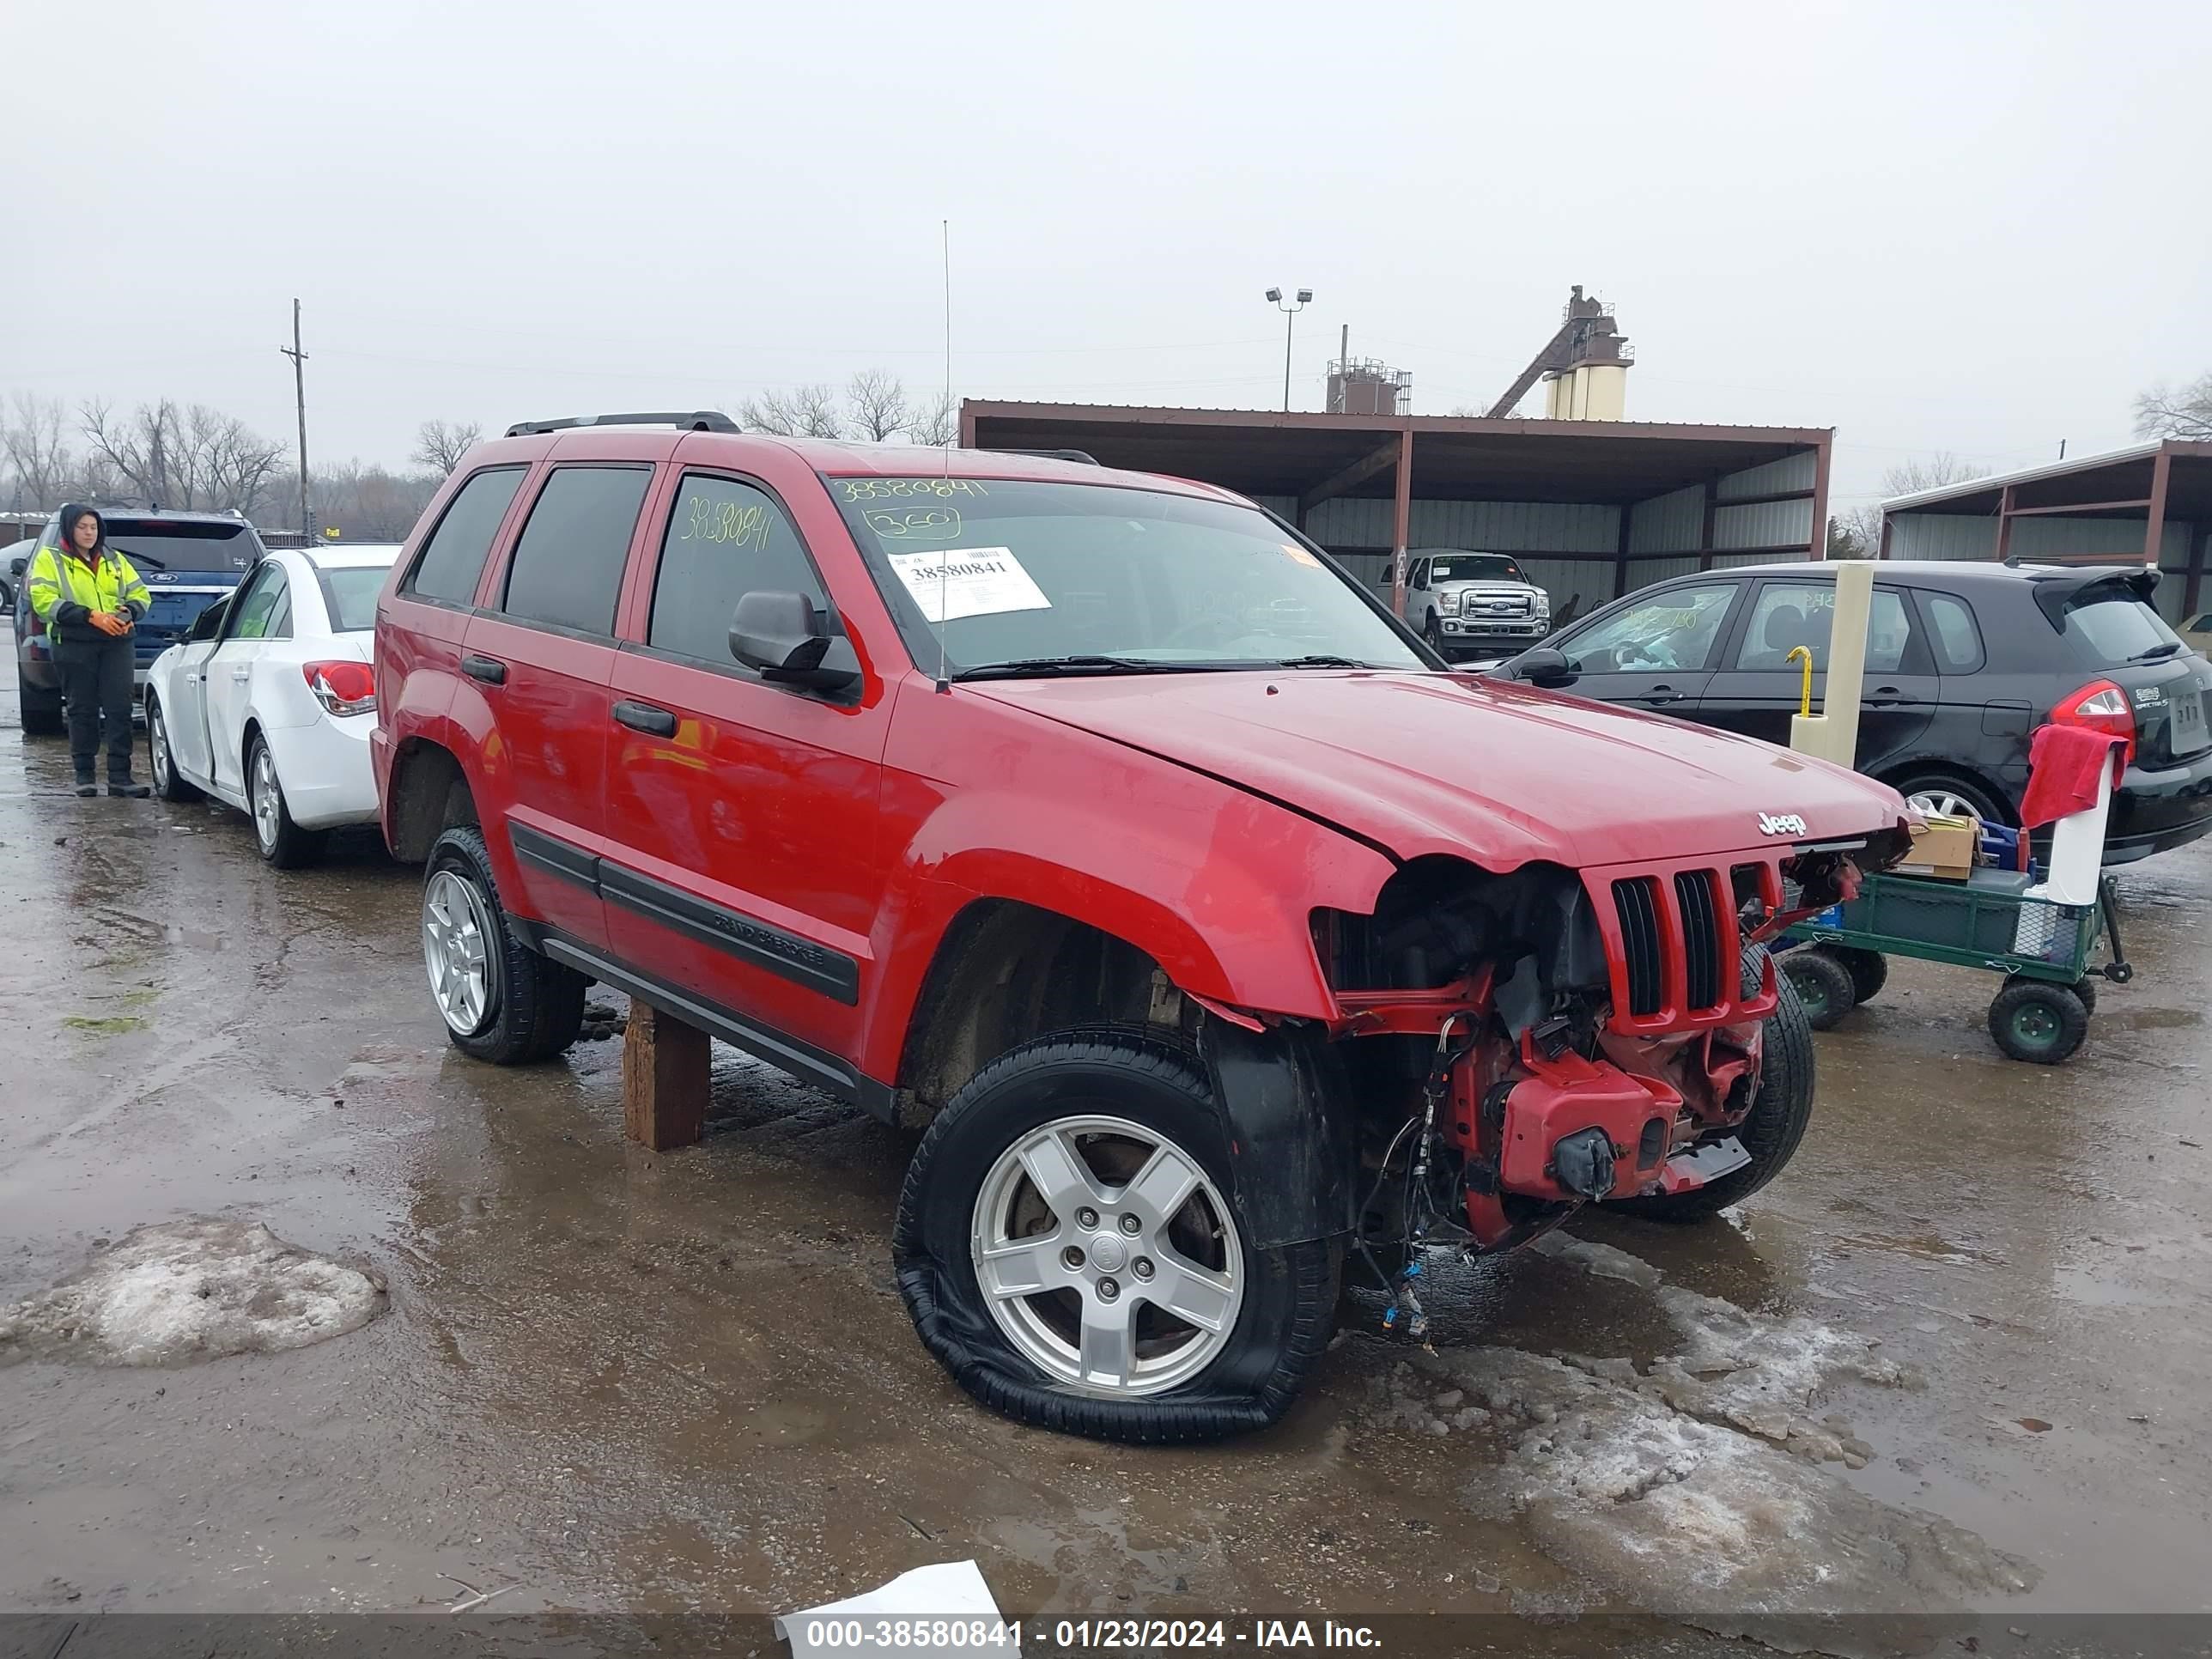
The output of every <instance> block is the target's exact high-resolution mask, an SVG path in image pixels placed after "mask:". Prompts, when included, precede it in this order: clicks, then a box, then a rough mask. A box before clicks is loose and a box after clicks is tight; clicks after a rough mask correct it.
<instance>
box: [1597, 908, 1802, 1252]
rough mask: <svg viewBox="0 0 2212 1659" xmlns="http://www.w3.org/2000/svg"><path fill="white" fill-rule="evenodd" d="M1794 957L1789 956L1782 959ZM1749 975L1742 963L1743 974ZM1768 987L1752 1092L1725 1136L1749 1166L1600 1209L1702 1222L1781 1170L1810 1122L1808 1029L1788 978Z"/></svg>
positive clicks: (1784, 976) (1797, 953) (1792, 953)
mask: <svg viewBox="0 0 2212 1659" xmlns="http://www.w3.org/2000/svg"><path fill="white" fill-rule="evenodd" d="M1802 954H1804V953H1803V952H1802V951H1790V956H1789V957H1783V958H1782V961H1784V962H1787V961H1788V960H1789V959H1790V957H1796V956H1801V955H1802ZM1751 971H1752V967H1751V963H1750V962H1749V961H1748V960H1747V962H1746V964H1745V972H1746V975H1749V974H1750V973H1751ZM1775 981H1776V990H1777V992H1778V997H1779V1000H1778V1002H1777V1003H1776V1005H1775V1009H1774V1012H1772V1013H1771V1014H1769V1015H1768V1016H1767V1017H1766V1024H1765V1041H1764V1043H1763V1045H1762V1050H1761V1055H1760V1066H1759V1093H1758V1094H1757V1095H1756V1096H1754V1097H1753V1099H1752V1103H1751V1110H1750V1112H1749V1113H1748V1114H1747V1115H1746V1116H1745V1118H1744V1120H1743V1121H1742V1122H1741V1123H1739V1124H1738V1125H1736V1127H1735V1128H1733V1129H1731V1130H1729V1132H1728V1133H1730V1134H1733V1135H1734V1136H1735V1137H1736V1139H1739V1140H1741V1141H1742V1142H1743V1149H1744V1151H1746V1152H1749V1153H1750V1154H1751V1162H1750V1163H1748V1164H1745V1165H1744V1167H1743V1168H1741V1170H1736V1171H1735V1173H1734V1174H1733V1175H1724V1176H1722V1177H1721V1178H1720V1179H1719V1180H1718V1181H1716V1182H1711V1183H1710V1184H1709V1185H1707V1186H1704V1187H1699V1188H1697V1189H1696V1190H1695V1191H1692V1192H1686V1193H1671V1194H1659V1195H1657V1196H1655V1197H1651V1198H1630V1199H1623V1200H1620V1202H1618V1203H1614V1204H1608V1205H1607V1206H1606V1208H1607V1209H1608V1210H1618V1211H1620V1212H1623V1213H1624V1214H1627V1215H1632V1216H1640V1217H1642V1218H1644V1220H1647V1221H1668V1222H1689V1221H1704V1220H1705V1219H1707V1218H1710V1217H1712V1216H1716V1215H1718V1214H1719V1213H1720V1212H1722V1211H1723V1210H1724V1209H1726V1208H1728V1207H1729V1205H1731V1204H1741V1202H1743V1200H1745V1199H1747V1198H1749V1197H1750V1196H1751V1195H1752V1194H1753V1193H1755V1192H1757V1191H1758V1190H1759V1188H1761V1187H1764V1186H1765V1184H1766V1183H1767V1182H1770V1181H1771V1180H1773V1179H1774V1177H1775V1176H1778V1175H1779V1174H1781V1173H1782V1168H1783V1165H1784V1164H1787V1163H1789V1162H1790V1158H1791V1157H1793V1156H1794V1155H1795V1154H1796V1151H1797V1146H1798V1143H1799V1142H1801V1141H1802V1140H1803V1139H1805V1126H1806V1125H1807V1124H1808V1123H1809V1122H1811V1121H1812V1120H1813V1085H1814V1060H1813V1027H1812V1024H1811V1023H1810V1022H1809V1021H1808V1020H1807V1018H1805V1006H1804V1004H1803V1003H1802V1001H1800V1000H1799V999H1798V995H1797V988H1796V986H1795V985H1794V984H1793V983H1792V982H1791V981H1790V975H1788V974H1786V973H1778V974H1777V975H1775Z"/></svg>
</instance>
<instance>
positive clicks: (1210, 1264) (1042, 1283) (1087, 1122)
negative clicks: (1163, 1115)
mask: <svg viewBox="0 0 2212 1659" xmlns="http://www.w3.org/2000/svg"><path fill="white" fill-rule="evenodd" d="M969 1242H970V1248H971V1252H972V1259H973V1261H974V1265H975V1279H976V1283H977V1285H979V1286H980V1287H981V1291H982V1292H983V1296H984V1298H985V1300H986V1302H987V1304H988V1305H989V1307H990V1310H991V1316H992V1317H993V1318H994V1320H996V1321H997V1322H998V1324H999V1328H1000V1330H1002V1331H1003V1332H1004V1333H1005V1334H1006V1338H1007V1340H1009V1341H1011V1342H1012V1344H1013V1345H1014V1346H1015V1348H1016V1349H1018V1351H1019V1352H1020V1353H1021V1354H1022V1356H1023V1357H1024V1358H1026V1359H1027V1360H1029V1361H1030V1363H1031V1364H1034V1365H1036V1367H1037V1369H1038V1370H1041V1371H1042V1372H1043V1373H1044V1374H1045V1375H1046V1376H1049V1377H1051V1378H1052V1379H1053V1380H1054V1381H1055V1382H1057V1383H1060V1384H1061V1385H1062V1386H1064V1387H1066V1388H1069V1389H1074V1390H1076V1391H1078V1392H1079V1393H1083V1394H1089V1395H1098V1396H1102V1397H1105V1398H1109V1399H1128V1398H1135V1397H1139V1396H1142V1395H1153V1394H1159V1393H1162V1392H1164V1391H1165V1390H1167V1389H1173V1388H1176V1387H1178V1386H1180V1385H1181V1384H1182V1383H1188V1382H1189V1381H1190V1380H1191V1379H1192V1378H1193V1377H1194V1376H1197V1375H1198V1374H1199V1373H1200V1372H1201V1371H1203V1370H1205V1369H1206V1367H1207V1366H1208V1365H1210V1364H1212V1363H1213V1361H1214V1359H1215V1358H1217V1357H1218V1355H1219V1354H1220V1352H1221V1351H1222V1349H1223V1348H1224V1347H1225V1346H1226V1345H1227V1344H1228V1341H1229V1339H1230V1336H1231V1334H1232V1333H1233V1332H1234V1331H1235V1329H1236V1327H1237V1310H1238V1308H1239V1307H1240V1306H1241V1305H1242V1304H1243V1296H1244V1285H1245V1259H1244V1246H1243V1240H1242V1238H1241V1237H1239V1235H1238V1233H1237V1224H1236V1220H1235V1218H1234V1217H1233V1215H1232V1214H1231V1211H1230V1208H1229V1206H1228V1204H1227V1203H1226V1202H1225V1201H1224V1200H1223V1198H1222V1195H1221V1193H1220V1190H1219V1189H1218V1188H1216V1187H1215V1185H1214V1184H1213V1182H1212V1180H1210V1179H1209V1178H1208V1177H1207V1176H1206V1171H1205V1170H1204V1168H1203V1166H1201V1165H1200V1163H1199V1161H1198V1160H1197V1159H1196V1158H1194V1157H1192V1156H1191V1155H1190V1153H1188V1152H1186V1151H1184V1150H1183V1149H1182V1147H1180V1146H1176V1144H1175V1142H1173V1141H1172V1140H1170V1139H1168V1138H1167V1137H1165V1136H1164V1135H1162V1134H1161V1133H1158V1131H1157V1130H1153V1129H1149V1128H1146V1127H1145V1126H1144V1125H1142V1124H1139V1123H1134V1122H1132V1121H1129V1120H1127V1119H1126V1118H1118V1117H1091V1116H1084V1117H1064V1118H1058V1119H1055V1120H1054V1121H1051V1122H1048V1123H1046V1124H1043V1125H1042V1126H1040V1127H1037V1128H1035V1129H1032V1130H1030V1131H1028V1132H1027V1133H1024V1134H1023V1135H1022V1136H1021V1137H1020V1138H1019V1139H1017V1140H1016V1141H1015V1142H1014V1143H1013V1145H1012V1146H1009V1147H1008V1148H1007V1149H1006V1151H1005V1152H1003V1153H1001V1154H1000V1157H999V1158H998V1160H997V1162H996V1163H994V1164H993V1165H992V1166H991V1170H990V1172H989V1173H988V1174H987V1176H985V1177H984V1179H983V1184H982V1188H981V1191H979V1192H978V1194H976V1199H975V1212H974V1218H973V1224H972V1226H971V1230H970V1235H969Z"/></svg>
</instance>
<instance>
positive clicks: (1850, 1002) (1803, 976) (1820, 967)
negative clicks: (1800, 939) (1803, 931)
mask: <svg viewBox="0 0 2212 1659" xmlns="http://www.w3.org/2000/svg"><path fill="white" fill-rule="evenodd" d="M1782 977H1783V978H1784V979H1785V980H1787V981H1789V982H1790V985H1791V987H1794V988H1795V989H1796V993H1797V1000H1798V1001H1799V1002H1800V1003H1801V1004H1802V1005H1803V1008H1804V1012H1805V1023H1806V1024H1807V1025H1808V1026H1809V1027H1810V1028H1811V1029H1812V1030H1815V1031H1827V1030H1834V1029H1835V1027H1836V1026H1837V1024H1838V1023H1840V1022H1841V1021H1842V1019H1843V1018H1844V1015H1846V1014H1848V1013H1850V1011H1851V1010H1852V1009H1853V1008H1856V1007H1857V1006H1858V1000H1859V999H1858V990H1857V985H1856V983H1855V981H1854V980H1853V976H1852V974H1851V970H1850V968H1848V967H1847V966H1845V965H1844V963H1841V962H1839V961H1838V960H1837V959H1836V958H1835V957H1832V956H1830V955H1829V954H1828V952H1827V951H1826V948H1825V947H1823V946H1820V945H1813V946H1809V947H1801V948H1799V949H1797V950H1795V951H1790V953H1789V954H1788V955H1787V956H1785V957H1783V958H1782Z"/></svg>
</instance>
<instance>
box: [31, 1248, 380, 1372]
mask: <svg viewBox="0 0 2212 1659" xmlns="http://www.w3.org/2000/svg"><path fill="white" fill-rule="evenodd" d="M384 1307H385V1290H384V1285H383V1282H382V1280H381V1279H379V1278H377V1277H376V1276H374V1274H371V1273H364V1272H362V1271H361V1270H359V1269H357V1268H353V1267H344V1266H342V1265H341V1264H339V1263H338V1262H336V1261H330V1260H329V1259H327V1258H326V1257H323V1256H319V1255H312V1254H310V1253H309V1252H307V1251H306V1250H302V1249H299V1248H297V1247H296V1246H295V1245H291V1244H287V1243H285V1242H284V1241H283V1239H281V1238H279V1237H276V1234H274V1233H272V1232H270V1231H269V1229H268V1228H267V1227H265V1226H263V1225H261V1224H260V1223H258V1222H246V1221H217V1220H210V1219H191V1220H185V1221H171V1222H164V1223H161V1224H160V1225H155V1226H149V1227H141V1228H138V1229H137V1231H133V1232H131V1233H130V1234H129V1235H127V1236H126V1237H123V1238H121V1239H119V1240H118V1241H117V1242H116V1243H113V1244H112V1245H109V1246H108V1247H106V1249H102V1250H100V1252H99V1253H98V1254H97V1255H94V1257H93V1259H92V1261H90V1262H89V1263H88V1265H87V1266H86V1267H84V1268H82V1270H81V1271H80V1272H78V1273H75V1274H73V1275H71V1276H70V1278H68V1279H64V1280H63V1281H62V1282H61V1283H60V1284H59V1285H55V1286H54V1287H53V1288H52V1290H50V1291H44V1292H42V1293H41V1294H40V1295H38V1296H34V1297H30V1298H28V1299H27V1300H26V1301H23V1302H19V1303H17V1304H15V1306H14V1307H12V1308H9V1309H7V1310H4V1311H0V1362H5V1361H7V1360H9V1359H11V1358H27V1357H29V1356H33V1355H38V1356H42V1357H46V1358H66V1359H82V1360H85V1361H88V1362H89V1363H91V1364H100V1365H173V1364H189V1363H191V1362H194V1361H197V1360H203V1359H216V1358H222V1357H223V1356H225V1355H228V1354H239V1353H275V1352H279V1351H281V1350H283V1349H286V1348H304V1347H306V1346H308V1345H310V1344H311V1343H316V1342H322V1341H326V1340H329V1339H330V1338H331V1337H334V1336H343V1335H344V1334H346V1333H347V1332H349V1331H355V1330H358V1329H360V1328H362V1326H363V1325H366V1324H368V1322H369V1321H370V1320H372V1319H374V1318H375V1317H376V1316H377V1315H378V1314H379V1313H380V1312H382V1311H383V1310H384Z"/></svg>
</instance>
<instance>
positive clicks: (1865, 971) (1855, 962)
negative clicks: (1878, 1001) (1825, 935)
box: [1820, 945, 1889, 1002]
mask: <svg viewBox="0 0 2212 1659" xmlns="http://www.w3.org/2000/svg"><path fill="white" fill-rule="evenodd" d="M1820 948H1821V949H1822V950H1824V951H1826V952H1827V953H1828V954H1829V955H1830V956H1832V957H1835V959H1836V960H1837V961H1838V962H1840V963H1843V964H1844V972H1845V973H1847V974H1849V975H1850V976H1851V1000H1852V1001H1854V1002H1871V1001H1873V1000H1874V997H1875V993H1876V992H1878V991H1880V990H1881V987H1883V986H1885V985H1887V984H1888V983H1889V958H1888V957H1886V956H1884V955H1882V953H1881V951H1863V950H1861V949H1860V948H1859V947H1858V946H1857V945H1822V946H1821V947H1820Z"/></svg>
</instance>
